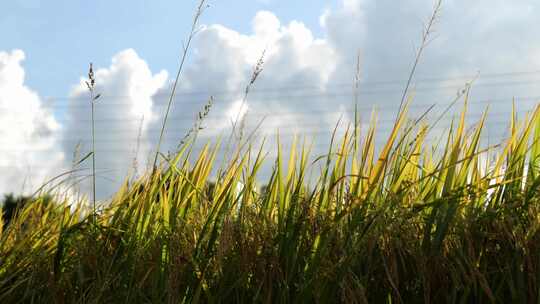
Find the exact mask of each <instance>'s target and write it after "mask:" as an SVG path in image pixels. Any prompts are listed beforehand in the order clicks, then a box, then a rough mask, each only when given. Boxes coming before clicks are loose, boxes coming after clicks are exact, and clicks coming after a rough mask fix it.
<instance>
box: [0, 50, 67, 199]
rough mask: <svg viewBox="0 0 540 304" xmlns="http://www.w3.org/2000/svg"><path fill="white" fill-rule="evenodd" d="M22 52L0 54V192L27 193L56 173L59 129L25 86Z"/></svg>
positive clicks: (38, 100)
mask: <svg viewBox="0 0 540 304" xmlns="http://www.w3.org/2000/svg"><path fill="white" fill-rule="evenodd" d="M24 59H25V54H24V52H23V51H21V50H14V51H12V52H0V109H1V110H0V143H1V148H0V155H1V157H0V168H1V170H2V174H0V193H8V192H16V193H20V192H24V193H29V192H32V191H35V190H36V187H39V186H41V184H42V183H44V182H45V180H46V178H47V177H50V176H51V175H54V174H56V173H59V172H60V171H59V169H61V165H62V162H63V154H62V153H61V151H60V149H59V146H58V135H59V133H60V126H59V125H58V123H57V121H56V120H55V119H54V117H53V115H52V114H51V113H50V111H48V110H47V109H46V108H45V107H44V104H43V101H42V100H41V98H40V97H39V96H38V95H37V94H36V93H35V92H33V91H32V90H31V89H30V88H28V87H27V86H26V85H25V83H24V80H25V79H24V78H25V72H24V68H23V67H22V65H21V63H22V61H23V60H24Z"/></svg>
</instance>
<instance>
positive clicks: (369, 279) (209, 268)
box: [0, 96, 540, 303]
mask: <svg viewBox="0 0 540 304" xmlns="http://www.w3.org/2000/svg"><path fill="white" fill-rule="evenodd" d="M466 99H467V98H466V96H465V106H464V107H463V110H462V113H461V114H460V115H458V116H457V117H456V119H455V120H454V123H453V124H452V127H450V128H449V129H448V130H447V132H446V133H445V135H444V138H443V140H441V141H440V144H439V145H438V146H433V144H432V143H431V142H429V141H428V140H427V137H428V136H429V134H430V131H431V130H432V127H433V126H434V125H435V122H431V123H430V122H428V121H426V120H425V119H418V120H415V119H413V118H410V117H409V116H408V115H407V109H408V103H405V104H404V106H403V110H402V111H400V112H399V115H398V117H397V118H396V121H395V123H394V126H393V129H392V131H391V132H390V134H389V135H388V136H387V137H386V138H385V140H384V141H382V142H377V143H376V142H375V138H377V136H376V134H377V124H376V119H373V120H372V121H371V123H370V124H369V127H368V128H361V127H360V126H361V124H355V125H352V126H342V127H341V128H344V130H343V132H342V134H344V135H343V136H339V137H338V136H337V135H336V136H334V137H332V140H331V142H330V143H329V144H328V152H327V153H325V154H324V155H311V154H310V148H309V147H310V145H309V144H302V143H301V142H302V141H301V140H298V141H297V143H296V144H294V145H293V147H292V148H291V149H290V150H287V151H282V150H281V149H280V148H279V147H270V148H268V149H275V150H277V157H275V158H269V157H267V154H266V152H267V151H268V149H267V148H266V147H264V146H263V145H259V146H256V145H255V144H254V143H250V142H249V141H247V140H246V142H245V144H235V145H232V146H231V150H230V151H231V152H230V154H229V155H231V156H230V157H229V161H228V162H226V163H224V164H219V163H217V162H216V157H217V156H218V155H219V153H223V152H221V151H222V149H221V147H222V146H223V145H222V144H220V143H219V142H217V143H210V144H208V145H206V146H205V148H204V149H203V150H202V151H201V152H200V153H197V154H195V153H194V152H193V147H194V145H195V142H194V141H193V140H187V141H186V142H185V143H184V144H183V146H182V147H181V149H180V150H179V151H178V152H177V153H175V154H172V155H170V156H168V157H165V156H163V155H162V157H161V159H163V161H161V164H160V165H159V166H158V167H157V168H156V169H155V170H151V171H149V172H147V173H146V174H144V175H143V176H141V177H140V178H138V179H136V180H128V181H126V183H125V184H124V186H123V187H121V188H120V189H118V192H117V193H116V195H115V196H114V197H113V198H112V199H111V201H110V202H109V203H108V204H106V205H103V206H102V207H100V208H98V210H97V211H96V212H95V213H94V210H93V208H92V207H91V205H92V204H91V202H85V201H75V202H74V201H73V200H72V199H70V197H69V196H63V195H61V194H60V193H61V191H59V189H58V188H55V187H54V186H52V187H48V188H47V189H48V190H47V191H45V190H42V191H41V192H39V193H37V195H36V196H35V197H34V198H33V199H32V200H31V202H29V203H27V204H25V205H24V207H22V208H21V209H19V210H17V212H16V214H15V215H14V216H13V217H12V218H11V220H10V222H9V224H8V223H3V224H0V229H1V230H0V303H216V302H238V303H336V302H342V303H539V302H540V268H539V267H540V231H539V228H540V216H539V211H540V193H539V185H540V166H539V164H540V158H539V157H540V143H539V142H538V139H540V108H537V109H536V110H535V111H534V112H532V113H530V114H529V115H528V116H526V117H524V118H523V119H520V120H518V119H517V117H516V114H515V113H511V114H509V120H508V134H509V136H508V138H506V139H505V140H504V141H502V142H500V143H498V144H497V145H493V146H486V145H485V144H483V143H482V141H481V136H482V132H483V130H484V129H485V126H484V124H485V120H486V117H487V116H488V115H489V114H488V113H487V112H486V114H485V115H484V116H483V117H482V118H481V119H480V120H479V121H476V122H474V124H472V125H468V124H467V123H466V121H467V120H466V117H467V115H466V111H467V105H466V103H467V100H466ZM374 117H375V116H374ZM336 134H337V133H336ZM264 164H270V165H272V168H273V169H272V170H271V174H270V176H269V178H266V179H264V180H261V179H259V178H257V176H258V173H260V172H259V171H260V170H261V167H262V166H263V165H264ZM61 179H63V177H61V178H59V180H61ZM54 183H56V184H61V182H59V181H58V180H56V181H55V182H54ZM51 197H53V198H52V199H51ZM51 200H52V202H51Z"/></svg>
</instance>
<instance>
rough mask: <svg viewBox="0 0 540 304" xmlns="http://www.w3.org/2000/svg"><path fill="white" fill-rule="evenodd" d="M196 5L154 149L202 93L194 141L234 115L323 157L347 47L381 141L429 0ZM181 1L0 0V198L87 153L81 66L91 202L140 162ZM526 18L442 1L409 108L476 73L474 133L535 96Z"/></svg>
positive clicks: (538, 5)
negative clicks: (93, 100) (93, 121)
mask: <svg viewBox="0 0 540 304" xmlns="http://www.w3.org/2000/svg"><path fill="white" fill-rule="evenodd" d="M209 3H210V8H209V9H208V10H206V11H205V13H204V15H203V17H202V19H201V24H203V25H204V26H203V27H201V30H200V32H199V33H198V35H197V36H196V37H195V40H194V44H193V48H192V49H191V50H190V52H189V56H188V64H187V65H186V66H185V69H184V71H183V73H182V78H181V82H180V87H179V90H178V96H177V98H176V100H175V103H174V106H173V110H172V112H171V121H170V125H169V127H168V129H167V134H166V141H165V145H164V150H173V149H174V148H175V147H176V146H177V144H178V140H179V139H180V138H182V137H183V136H184V135H185V134H186V132H187V131H188V130H189V129H190V128H191V127H192V125H193V117H194V116H195V115H196V113H197V112H198V111H199V110H200V109H201V107H202V106H203V105H204V103H205V102H206V100H208V98H209V97H210V96H213V97H214V106H213V107H212V110H211V113H210V116H209V117H208V118H207V119H206V120H205V126H204V127H205V128H204V130H203V131H202V132H201V133H200V136H199V138H200V139H201V140H202V141H207V140H208V141H211V140H212V139H215V138H216V137H217V136H220V135H223V134H224V133H227V132H229V131H230V129H231V120H233V119H235V118H238V117H239V116H243V115H245V117H246V120H247V127H248V128H253V127H254V126H256V125H258V123H259V121H260V119H261V118H263V117H264V118H265V121H264V124H262V125H261V128H260V129H259V130H260V133H261V136H269V137H271V138H273V135H274V134H276V133H277V131H278V130H279V131H280V135H281V139H282V141H281V142H282V143H283V144H284V145H285V146H286V145H287V144H290V142H291V139H292V137H293V135H295V134H302V135H306V136H307V137H309V138H310V139H313V141H314V142H315V143H316V146H315V148H314V154H315V155H319V154H320V153H324V149H326V143H327V141H328V139H329V135H330V132H331V130H332V129H333V128H334V126H335V124H336V123H337V121H341V122H342V123H343V124H347V123H350V121H351V119H352V117H353V115H352V111H351V109H352V101H353V94H352V93H353V92H352V82H353V75H354V73H355V62H356V58H357V55H358V54H360V60H361V65H360V78H361V85H360V91H359V107H360V109H361V111H360V112H361V113H360V114H361V117H363V118H364V120H367V119H368V118H369V117H370V114H371V111H372V109H373V108H376V109H378V111H379V112H378V113H380V114H379V115H380V117H381V121H380V130H381V134H379V136H380V137H384V132H385V130H388V129H389V127H390V126H391V124H392V121H391V118H392V117H395V116H394V115H395V111H396V109H397V107H398V105H399V101H400V98H401V94H402V90H403V87H404V84H405V80H406V78H407V77H408V75H409V71H410V68H411V64H412V62H413V60H414V57H415V48H416V49H417V48H418V46H419V41H420V39H421V33H422V29H423V24H425V21H426V20H427V19H428V18H429V16H430V14H431V12H432V7H433V3H434V1H431V0H408V1H396V0H333V1H322V0H314V1H312V0H310V1H307V0H297V1H285V0H260V1H246V0H227V1H225V0H215V1H209ZM196 5H197V1H195V0H189V1H188V0H182V1H179V0H178V1H173V0H168V1H165V0H157V1H149V0H146V1H143V0H131V1H126V0H116V1H105V0H95V1H73V0H70V1H59V0H56V1H52V0H51V1H44V0H11V1H2V2H0V146H1V147H2V148H0V169H2V170H3V172H4V174H2V175H0V193H2V192H11V191H15V192H21V191H26V192H28V191H30V190H31V189H32V188H35V187H37V186H39V185H41V183H42V182H43V181H44V180H46V179H47V177H50V176H54V175H57V174H59V173H62V172H65V171H66V170H68V169H69V168H71V164H72V162H73V157H74V154H76V153H74V151H77V149H76V148H75V147H77V144H80V145H81V146H80V150H81V151H80V153H81V154H82V155H84V154H85V153H87V152H88V151H89V144H88V143H89V142H90V139H89V134H90V132H89V125H90V123H89V106H90V104H89V103H88V102H87V98H88V92H87V90H86V88H85V86H84V83H81V81H80V80H81V78H82V77H85V75H86V73H87V68H88V63H89V62H90V61H92V62H94V64H95V69H96V78H97V80H96V81H97V90H98V91H99V92H100V93H102V94H103V97H102V98H101V99H100V101H99V103H98V105H97V109H96V111H97V113H96V114H97V117H98V123H97V150H98V153H96V157H97V164H98V168H99V169H100V174H99V176H98V178H99V184H98V189H99V192H100V197H106V196H107V195H110V194H111V193H112V192H113V191H114V189H115V188H116V187H117V185H118V184H119V183H120V182H121V181H122V180H123V178H124V177H125V176H126V174H127V172H129V171H130V170H139V172H140V171H142V170H144V169H145V165H146V164H147V159H148V155H150V154H151V153H152V149H153V148H154V147H155V143H156V139H157V134H158V133H159V131H160V125H159V123H160V121H161V118H162V116H163V112H164V111H163V110H164V106H165V104H166V99H167V96H168V94H169V93H170V86H171V82H172V80H173V78H174V77H173V76H174V75H175V73H176V69H177V67H178V61H179V56H180V49H181V43H182V40H183V39H185V38H186V36H187V34H188V33H187V31H188V30H189V27H190V25H191V21H192V16H193V13H194V10H195V7H196ZM488 8H489V9H488ZM539 15H540V2H539V1H537V0H523V1H507V0H475V1H470V0H444V1H443V6H442V10H441V13H440V16H439V17H438V18H437V22H436V24H435V28H434V35H433V36H432V37H433V38H434V40H433V41H432V42H431V43H430V44H429V46H428V47H427V49H426V52H425V53H424V55H423V56H422V58H421V60H420V65H419V66H418V70H417V74H416V77H415V78H414V81H413V83H412V90H411V92H410V93H411V96H413V97H414V102H413V106H412V108H411V115H412V116H415V115H418V114H419V113H421V112H422V111H423V110H425V109H426V108H427V107H428V106H430V105H435V106H436V107H435V110H434V111H433V112H434V113H435V114H437V113H440V112H441V111H442V109H444V108H445V107H446V106H447V105H448V104H449V102H450V101H451V100H453V99H454V98H455V96H456V92H458V91H459V90H460V89H462V88H463V87H464V86H465V85H466V84H467V83H468V82H470V81H471V80H473V79H474V78H475V75H477V74H478V73H480V74H479V75H480V77H479V78H478V79H477V80H476V81H475V83H474V86H473V90H472V93H471V103H470V115H469V119H470V121H471V122H474V121H475V120H477V119H478V118H479V115H480V114H481V113H482V111H483V110H484V109H486V107H487V106H488V105H490V106H491V110H490V115H489V119H488V123H487V127H486V134H485V135H486V136H485V138H486V139H487V140H489V141H491V142H493V141H497V140H500V139H501V138H503V137H504V135H505V132H506V128H502V127H501V125H503V124H504V123H505V121H506V120H507V117H508V115H509V111H510V108H511V104H512V100H515V102H516V105H517V108H518V111H519V113H520V114H521V115H523V114H524V113H526V112H527V111H530V110H531V109H532V108H533V106H534V105H535V104H537V103H538V102H540V40H539V39H538V37H540V19H539V18H538V16H539ZM264 49H266V50H267V52H266V55H265V58H264V59H265V60H264V61H265V62H264V66H263V67H264V69H263V72H262V73H261V75H260V77H259V78H258V79H257V81H256V83H255V86H254V88H253V90H252V91H251V93H250V96H249V99H248V102H247V103H246V104H243V103H242V102H241V99H242V96H243V95H242V93H243V88H244V87H245V85H246V84H247V83H248V82H249V80H250V77H251V73H252V70H253V67H254V65H255V64H256V63H257V60H258V59H259V57H260V55H261V53H262V52H263V50H264ZM23 76H24V77H23ZM194 92H199V93H198V94H194ZM49 98H50V99H49ZM457 111H458V108H457V107H455V108H453V109H452V110H451V111H450V115H448V116H447V117H445V120H444V121H443V122H442V123H441V124H442V126H441V128H440V130H439V131H437V132H442V131H443V130H444V127H445V126H447V125H448V123H449V121H450V120H451V119H452V114H454V113H456V112H457ZM268 146H270V147H271V146H272V143H271V142H269V144H268ZM75 156H76V155H75ZM133 159H138V162H137V164H138V166H134V165H133ZM83 165H87V164H83ZM132 167H133V168H132ZM87 186H88V185H86V186H83V187H82V188H83V192H84V189H87ZM85 187H86V188H85Z"/></svg>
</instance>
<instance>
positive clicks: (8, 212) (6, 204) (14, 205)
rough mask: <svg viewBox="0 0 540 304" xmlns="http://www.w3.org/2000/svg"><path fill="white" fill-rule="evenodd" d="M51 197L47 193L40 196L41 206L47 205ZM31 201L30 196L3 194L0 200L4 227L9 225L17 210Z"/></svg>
mask: <svg viewBox="0 0 540 304" xmlns="http://www.w3.org/2000/svg"><path fill="white" fill-rule="evenodd" d="M51 200H52V198H51V197H50V196H48V195H46V196H44V197H42V199H41V200H40V202H41V203H42V205H41V206H42V207H45V206H47V205H48V204H49V203H50V202H51ZM32 201H33V198H32V197H31V196H25V195H19V196H15V195H14V194H13V193H10V194H6V195H4V199H3V201H2V220H3V223H4V229H3V230H5V228H6V227H8V226H9V223H10V222H11V221H12V220H13V218H14V217H15V215H16V214H17V211H18V210H21V209H23V208H24V207H25V206H26V205H27V204H29V203H30V202H32Z"/></svg>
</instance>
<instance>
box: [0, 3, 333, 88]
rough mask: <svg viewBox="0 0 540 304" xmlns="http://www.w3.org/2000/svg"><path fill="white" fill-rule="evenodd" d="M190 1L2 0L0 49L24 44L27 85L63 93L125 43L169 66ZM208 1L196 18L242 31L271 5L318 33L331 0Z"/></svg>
mask: <svg viewBox="0 0 540 304" xmlns="http://www.w3.org/2000/svg"><path fill="white" fill-rule="evenodd" d="M307 3H309V4H307ZM196 4H197V3H196V1H185V0H181V1H164V0H156V1H150V0H130V1H109V0H94V1H80V0H73V1H72V0H70V1H58V0H56V1H44V0H10V1H1V3H0V37H2V38H1V39H0V50H11V49H22V50H24V51H25V53H26V60H25V63H24V66H25V69H26V71H27V84H28V85H29V86H30V87H32V88H34V89H36V90H37V91H39V92H40V93H41V94H42V95H43V96H51V97H58V96H66V95H67V94H68V91H69V87H70V86H71V85H72V84H74V83H75V82H77V81H78V78H79V77H80V75H82V74H84V73H85V72H86V69H87V63H88V62H89V61H93V62H95V63H96V65H106V64H108V63H109V61H110V58H111V57H112V56H113V55H114V54H116V53H117V52H119V51H121V50H124V49H127V48H133V49H135V50H136V51H137V53H138V54H139V55H140V56H141V57H142V58H145V59H146V60H147V61H148V62H149V63H150V64H151V66H152V69H153V70H161V69H167V70H174V69H175V68H176V66H177V65H178V54H179V51H180V47H181V42H182V40H183V39H184V38H185V37H186V35H187V31H188V29H189V27H190V23H191V20H192V16H193V12H194V11H195V7H196ZM210 5H211V7H210V9H208V10H207V11H206V13H205V14H204V16H203V18H202V20H201V22H202V23H205V24H214V23H219V24H223V25H224V26H227V27H229V28H231V29H234V30H237V31H239V32H243V33H246V32H249V31H250V30H251V23H252V18H253V16H255V14H256V12H257V11H259V10H271V11H272V12H273V13H275V14H276V15H277V16H278V17H279V19H280V20H281V21H282V22H284V23H287V22H289V21H291V20H300V21H302V22H304V23H305V24H306V25H307V26H308V27H309V28H310V29H312V30H313V32H314V34H316V35H320V34H321V29H320V26H319V16H320V15H321V13H322V12H323V10H324V9H325V8H330V7H332V6H334V5H335V3H330V2H329V1H323V0H314V1H309V2H307V1H287V0H273V1H245V0H226V1H223V0H220V1H211V2H210Z"/></svg>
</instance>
